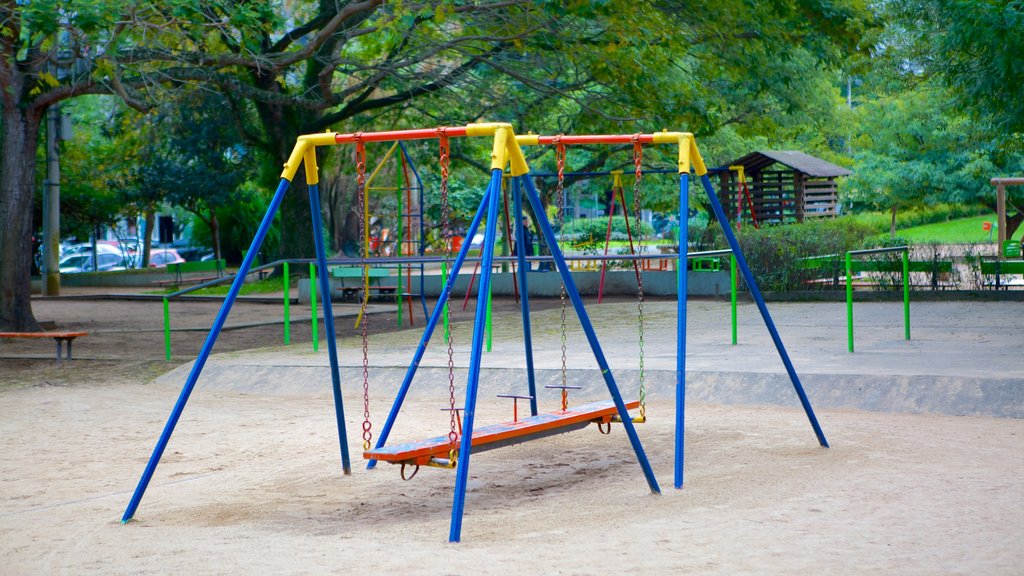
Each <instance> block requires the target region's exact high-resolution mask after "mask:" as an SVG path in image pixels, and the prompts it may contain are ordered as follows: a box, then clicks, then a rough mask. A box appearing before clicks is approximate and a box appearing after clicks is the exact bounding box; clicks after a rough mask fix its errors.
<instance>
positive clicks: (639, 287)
mask: <svg viewBox="0 0 1024 576" xmlns="http://www.w3.org/2000/svg"><path fill="white" fill-rule="evenodd" d="M643 155H644V152H643V148H641V146H640V135H639V134H637V135H635V136H633V166H634V167H635V169H636V172H635V177H634V178H633V214H634V228H636V231H637V235H638V236H639V238H640V242H639V244H640V252H641V253H642V252H643V251H644V249H643V229H642V228H641V227H640V223H641V220H642V214H641V206H642V205H643V204H642V202H641V198H640V184H641V181H642V180H643ZM643 278H644V275H643V267H641V268H640V273H639V274H638V275H637V282H636V292H637V303H636V308H637V316H638V322H637V326H638V329H637V331H638V339H637V341H638V346H639V349H638V356H639V360H640V392H639V400H640V422H646V421H647V393H646V389H645V386H644V384H645V382H644V381H645V378H646V374H645V373H644V280H643Z"/></svg>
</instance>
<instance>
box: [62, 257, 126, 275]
mask: <svg viewBox="0 0 1024 576" xmlns="http://www.w3.org/2000/svg"><path fill="white" fill-rule="evenodd" d="M125 263H126V262H125V257H124V256H122V255H121V254H120V253H117V254H110V253H107V252H102V251H98V253H97V254H96V264H97V267H96V270H93V267H92V253H91V252H90V253H88V254H72V255H70V256H65V257H63V258H61V259H60V273H61V274H75V273H77V272H94V271H96V272H109V271H113V270H125V269H126V267H125Z"/></svg>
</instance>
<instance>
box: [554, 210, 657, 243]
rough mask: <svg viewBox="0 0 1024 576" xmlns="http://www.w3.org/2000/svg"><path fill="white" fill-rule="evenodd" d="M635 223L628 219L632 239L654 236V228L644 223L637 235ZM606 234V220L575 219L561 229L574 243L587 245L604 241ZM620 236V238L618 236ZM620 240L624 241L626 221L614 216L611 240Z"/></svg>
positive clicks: (603, 218) (641, 224)
mask: <svg viewBox="0 0 1024 576" xmlns="http://www.w3.org/2000/svg"><path fill="white" fill-rule="evenodd" d="M635 224H636V221H635V220H633V219H632V218H630V219H629V226H630V228H633V237H634V238H636V237H638V236H641V235H642V236H644V237H650V236H652V235H653V234H654V228H652V227H651V225H650V224H648V223H646V222H641V223H640V228H641V232H640V234H638V233H637V231H636V229H635V228H636V227H635V226H634V225H635ZM607 232H608V218H605V217H601V218H577V219H575V220H573V221H571V222H566V223H565V226H563V227H562V233H563V234H565V235H566V236H569V237H571V238H572V239H573V241H574V242H580V243H589V242H598V241H601V242H603V241H604V237H605V234H606V233H607ZM619 234H621V236H618V235H619ZM616 238H621V239H623V240H625V239H626V238H627V235H626V219H625V217H623V216H615V217H614V218H612V239H613V240H615V239H616Z"/></svg>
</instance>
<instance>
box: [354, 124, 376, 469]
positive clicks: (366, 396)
mask: <svg viewBox="0 0 1024 576" xmlns="http://www.w3.org/2000/svg"><path fill="white" fill-rule="evenodd" d="M356 202H358V203H359V207H360V212H361V214H360V216H359V240H360V241H361V242H364V243H365V240H366V216H367V214H366V211H367V205H366V147H365V145H364V144H363V142H362V141H361V140H359V139H358V134H357V139H356ZM363 249H364V250H365V249H366V246H364V247H363ZM364 255H365V252H364ZM367 281H368V279H367V270H366V264H365V263H364V264H363V290H366V284H367ZM361 312H362V316H361V319H362V321H361V322H360V323H359V326H360V328H361V331H362V334H361V335H362V339H363V450H369V449H370V442H371V440H373V432H372V429H373V423H372V422H371V421H370V345H369V333H368V332H367V326H366V325H367V324H368V322H367V317H366V295H365V294H364V295H363V300H362V305H361Z"/></svg>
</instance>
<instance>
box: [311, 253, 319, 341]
mask: <svg viewBox="0 0 1024 576" xmlns="http://www.w3.org/2000/svg"><path fill="white" fill-rule="evenodd" d="M309 314H310V323H311V324H312V326H313V352H317V351H319V350H320V326H318V324H319V323H320V321H319V320H318V319H317V317H316V264H315V263H313V262H310V263H309Z"/></svg>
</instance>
